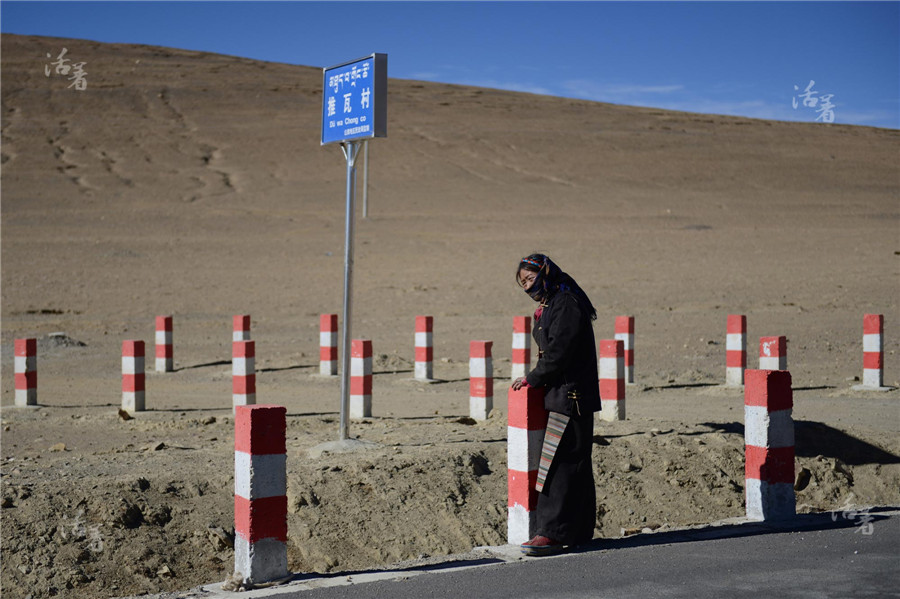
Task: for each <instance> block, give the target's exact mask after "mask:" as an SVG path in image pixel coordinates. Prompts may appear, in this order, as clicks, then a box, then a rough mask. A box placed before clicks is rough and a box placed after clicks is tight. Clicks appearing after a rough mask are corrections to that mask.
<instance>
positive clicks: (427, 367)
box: [415, 316, 434, 381]
mask: <svg viewBox="0 0 900 599" xmlns="http://www.w3.org/2000/svg"><path fill="white" fill-rule="evenodd" d="M433 375H434V317H433V316H416V365H415V378H416V379H418V380H420V381H430V380H431V379H432V377H433Z"/></svg>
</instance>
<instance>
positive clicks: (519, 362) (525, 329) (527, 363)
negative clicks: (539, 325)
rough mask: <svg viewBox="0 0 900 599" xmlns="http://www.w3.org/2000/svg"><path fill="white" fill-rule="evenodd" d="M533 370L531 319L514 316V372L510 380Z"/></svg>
mask: <svg viewBox="0 0 900 599" xmlns="http://www.w3.org/2000/svg"><path fill="white" fill-rule="evenodd" d="M529 370H531V317H530V316H513V336H512V372H511V373H510V378H512V379H517V378H519V377H520V376H525V375H527V374H528V372H529Z"/></svg>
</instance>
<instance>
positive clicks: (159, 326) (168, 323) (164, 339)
mask: <svg viewBox="0 0 900 599" xmlns="http://www.w3.org/2000/svg"><path fill="white" fill-rule="evenodd" d="M173 370H175V360H174V354H173V347H172V317H171V316H157V317H156V372H172V371H173Z"/></svg>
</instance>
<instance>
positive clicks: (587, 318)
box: [512, 254, 600, 555]
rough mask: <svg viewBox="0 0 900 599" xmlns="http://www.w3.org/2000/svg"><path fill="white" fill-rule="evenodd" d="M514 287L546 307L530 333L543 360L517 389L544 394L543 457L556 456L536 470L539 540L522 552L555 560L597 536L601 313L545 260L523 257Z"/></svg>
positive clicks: (540, 256)
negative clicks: (594, 454)
mask: <svg viewBox="0 0 900 599" xmlns="http://www.w3.org/2000/svg"><path fill="white" fill-rule="evenodd" d="M516 281H517V282H518V283H519V285H520V286H521V287H522V288H523V289H524V290H525V293H527V294H528V295H529V296H531V298H532V299H533V300H534V301H536V302H539V304H540V306H539V307H538V309H537V311H536V312H535V313H534V327H533V329H532V335H533V336H534V340H535V343H536V344H537V346H538V361H537V365H536V366H535V367H534V369H533V370H532V371H531V372H529V373H528V375H527V376H525V377H520V378H517V379H516V380H515V381H513V384H512V388H513V389H516V390H518V389H521V388H522V387H524V386H531V387H543V388H544V407H545V408H546V409H547V410H548V411H549V412H550V417H549V420H548V425H547V433H546V434H545V439H544V447H543V454H544V455H545V456H547V455H552V457H551V459H550V465H549V468H543V467H542V469H541V470H540V471H539V472H538V491H540V493H539V494H538V502H537V508H536V511H537V519H536V533H537V534H536V535H535V537H534V538H532V539H531V540H530V541H528V542H527V543H524V544H523V545H522V550H523V552H524V553H525V554H526V555H550V554H554V553H559V552H561V551H562V550H563V548H564V546H566V545H578V544H580V543H584V542H586V541H589V540H591V539H592V538H593V536H594V522H595V519H596V514H595V512H596V504H597V498H596V491H595V489H594V473H593V467H592V465H591V450H592V443H593V423H594V412H597V411H599V410H600V392H599V387H598V383H597V378H598V377H597V349H596V346H595V344H594V331H593V327H592V324H591V321H593V320H595V319H596V318H597V311H596V310H595V309H594V306H593V304H591V300H590V299H588V296H587V294H585V292H584V291H583V290H582V289H581V287H579V286H578V283H576V282H575V281H574V280H573V279H572V277H570V276H569V275H567V274H566V273H564V272H563V271H561V270H560V268H559V267H558V266H557V265H556V264H554V263H553V261H552V260H550V258H548V257H547V256H545V255H543V254H532V255H530V256H527V257H525V258H522V260H521V262H520V263H519V268H518V270H517V271H516ZM551 437H552V438H551ZM557 440H558V446H557V447H556V450H555V454H554V453H553V445H554V444H555V442H556V441H557ZM548 441H551V442H549V443H548Z"/></svg>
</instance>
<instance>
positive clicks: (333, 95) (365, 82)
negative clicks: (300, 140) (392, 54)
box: [322, 54, 387, 145]
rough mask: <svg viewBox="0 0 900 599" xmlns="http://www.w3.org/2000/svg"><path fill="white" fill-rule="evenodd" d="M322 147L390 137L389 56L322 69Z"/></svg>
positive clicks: (380, 55)
mask: <svg viewBox="0 0 900 599" xmlns="http://www.w3.org/2000/svg"><path fill="white" fill-rule="evenodd" d="M322 88H323V89H324V93H323V94H322V145H325V144H330V143H335V142H345V141H353V140H365V139H371V138H373V137H386V136H387V54H372V55H371V56H367V57H365V58H359V59H357V60H353V61H350V62H345V63H343V64H339V65H336V66H333V67H328V68H325V69H323V70H322Z"/></svg>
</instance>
